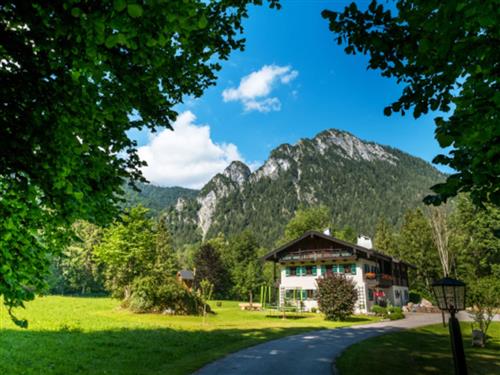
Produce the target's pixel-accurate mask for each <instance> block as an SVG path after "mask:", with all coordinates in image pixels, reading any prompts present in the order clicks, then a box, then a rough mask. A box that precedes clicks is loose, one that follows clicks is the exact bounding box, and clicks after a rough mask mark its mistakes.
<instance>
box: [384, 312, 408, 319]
mask: <svg viewBox="0 0 500 375" xmlns="http://www.w3.org/2000/svg"><path fill="white" fill-rule="evenodd" d="M387 317H388V318H389V319H390V320H399V319H404V318H405V316H404V314H403V313H402V312H396V313H392V314H389V315H388V316H387Z"/></svg>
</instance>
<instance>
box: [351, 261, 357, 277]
mask: <svg viewBox="0 0 500 375" xmlns="http://www.w3.org/2000/svg"><path fill="white" fill-rule="evenodd" d="M351 275H356V264H351Z"/></svg>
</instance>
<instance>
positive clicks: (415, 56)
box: [322, 0, 500, 205]
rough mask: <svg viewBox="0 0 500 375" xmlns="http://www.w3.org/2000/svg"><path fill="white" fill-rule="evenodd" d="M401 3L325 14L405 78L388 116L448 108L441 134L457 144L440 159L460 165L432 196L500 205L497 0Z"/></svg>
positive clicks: (360, 48) (351, 42)
mask: <svg viewBox="0 0 500 375" xmlns="http://www.w3.org/2000/svg"><path fill="white" fill-rule="evenodd" d="M394 3H395V4H394V6H393V5H392V4H390V5H387V6H384V5H382V4H379V3H378V2H377V1H376V0H373V1H372V2H371V3H370V5H369V6H368V8H367V9H366V10H365V11H361V10H359V9H358V7H357V5H356V4H355V3H351V4H350V5H349V6H347V7H346V8H345V9H344V10H343V11H342V12H334V11H330V10H324V11H323V13H322V15H323V17H324V18H326V19H327V20H328V21H329V24H330V30H331V31H333V32H334V33H335V34H336V41H337V43H338V44H339V45H340V44H343V43H345V49H344V50H345V52H346V53H347V54H352V55H354V54H356V53H362V54H367V55H369V63H368V68H369V69H374V70H377V69H378V70H380V71H381V75H382V76H384V77H389V78H392V77H394V78H395V79H396V80H397V82H398V83H401V84H403V85H404V88H403V92H402V95H401V97H400V98H399V99H398V100H397V101H396V102H394V103H393V104H391V105H389V106H388V107H386V108H385V109H384V113H385V114H386V115H387V116H390V115H391V114H392V113H393V112H400V113H401V114H402V115H404V114H405V113H406V112H408V111H410V110H413V115H414V117H415V118H418V117H420V116H421V115H422V114H426V113H428V112H429V111H441V112H444V113H447V116H446V117H442V116H439V117H436V118H435V123H436V131H435V134H436V139H437V140H438V142H439V144H440V146H441V147H443V148H448V147H451V151H450V152H449V154H448V155H438V156H436V157H435V158H434V160H433V162H435V163H439V164H443V165H447V166H449V167H451V168H452V169H454V170H456V171H457V172H456V173H453V174H451V175H450V176H448V177H447V179H446V182H445V183H440V184H437V185H434V186H433V187H432V190H433V191H434V192H435V193H436V194H435V195H433V196H428V197H426V199H425V201H426V202H427V203H432V204H435V205H438V204H440V203H442V202H446V201H447V199H449V198H450V197H453V196H455V195H457V194H458V193H459V192H470V194H471V199H472V201H473V202H474V203H475V204H478V205H481V204H483V203H485V202H492V203H493V204H496V205H500V164H499V163H498V159H499V158H500V130H499V127H498V124H499V122H500V119H499V113H500V94H499V92H500V80H499V79H498V78H499V71H500V52H499V49H498V48H497V47H495V46H498V45H499V44H500V33H499V32H498V21H497V10H498V3H497V1H495V0H486V1H480V2H479V1H473V0H464V1H461V2H458V3H457V2H450V1H438V0H431V1H429V0H413V1H409V0H396V1H395V2H394ZM394 7H395V8H396V9H395V10H394Z"/></svg>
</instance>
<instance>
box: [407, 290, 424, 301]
mask: <svg viewBox="0 0 500 375" xmlns="http://www.w3.org/2000/svg"><path fill="white" fill-rule="evenodd" d="M408 298H409V300H410V302H412V303H415V304H416V303H420V301H422V296H421V295H420V293H417V292H410V294H409V296H408Z"/></svg>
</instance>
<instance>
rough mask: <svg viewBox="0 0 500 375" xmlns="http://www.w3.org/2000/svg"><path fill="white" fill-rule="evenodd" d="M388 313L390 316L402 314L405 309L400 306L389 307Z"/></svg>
mask: <svg viewBox="0 0 500 375" xmlns="http://www.w3.org/2000/svg"><path fill="white" fill-rule="evenodd" d="M387 313H388V314H402V313H403V309H402V308H401V307H399V306H389V307H388V308H387Z"/></svg>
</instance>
